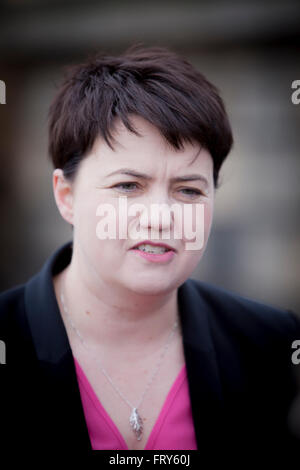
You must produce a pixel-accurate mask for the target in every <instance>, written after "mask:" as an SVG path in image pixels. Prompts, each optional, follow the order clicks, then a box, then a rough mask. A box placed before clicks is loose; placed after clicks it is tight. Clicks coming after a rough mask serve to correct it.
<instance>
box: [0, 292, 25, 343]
mask: <svg viewBox="0 0 300 470" xmlns="http://www.w3.org/2000/svg"><path fill="white" fill-rule="evenodd" d="M24 293H25V284H18V285H16V286H14V287H12V288H10V289H8V290H5V291H3V292H1V293H0V335H1V337H3V335H4V336H5V335H6V334H10V333H13V332H16V331H17V330H18V329H19V328H22V327H23V326H24V309H25V304H24Z"/></svg>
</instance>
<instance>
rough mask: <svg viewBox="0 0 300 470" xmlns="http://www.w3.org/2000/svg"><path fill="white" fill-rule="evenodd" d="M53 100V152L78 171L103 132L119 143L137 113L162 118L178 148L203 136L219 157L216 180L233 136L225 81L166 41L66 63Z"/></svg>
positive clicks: (57, 162) (69, 173)
mask: <svg viewBox="0 0 300 470" xmlns="http://www.w3.org/2000/svg"><path fill="white" fill-rule="evenodd" d="M64 70H65V72H66V75H65V78H64V80H63V83H62V84H61V86H60V87H59V89H58V92H57V94H56V96H55V98H54V100H53V102H52V103H51V106H50V109H49V113H48V120H49V155H50V158H51V160H52V162H53V165H54V167H55V168H62V169H63V171H64V175H65V176H66V177H68V178H70V179H72V178H73V176H74V175H75V173H76V169H77V165H78V163H79V162H80V161H81V160H82V159H83V158H84V156H86V154H87V153H88V151H89V150H90V149H91V148H92V146H93V143H94V141H95V139H96V137H98V136H99V135H100V136H102V137H103V138H104V139H105V141H106V142H107V144H108V145H109V146H110V147H111V149H112V150H113V145H112V141H113V140H114V137H113V135H112V133H113V127H114V121H115V118H120V119H121V120H122V121H123V123H124V125H125V126H126V127H127V129H128V130H129V131H132V132H134V133H135V134H137V135H139V134H138V132H137V131H136V130H135V129H134V127H133V125H132V123H131V122H130V120H129V115H130V114H136V115H139V116H140V117H142V118H144V119H146V120H147V121H148V122H150V123H151V124H153V125H154V126H156V128H157V129H158V130H159V131H160V132H161V134H162V136H163V137H164V138H165V139H166V140H167V141H168V142H169V143H170V144H171V145H172V146H173V148H175V149H182V147H183V145H184V141H188V142H191V143H192V142H194V141H196V142H198V143H199V144H200V145H201V146H203V147H204V148H206V149H207V150H208V151H209V152H210V154H211V156H212V159H213V163H214V185H215V187H217V186H218V176H219V170H220V168H221V165H222V163H223V161H224V160H225V158H226V157H227V155H228V153H229V151H230V149H231V146H232V143H233V137H232V131H231V127H230V123H229V120H228V116H227V114H226V110H225V107H224V103H223V101H222V99H221V97H220V95H219V93H218V90H217V88H216V87H215V86H214V85H213V84H211V83H210V82H209V81H208V80H207V79H206V78H205V77H204V76H203V75H202V74H201V73H200V72H199V71H198V70H196V69H195V67H193V66H192V65H191V64H190V63H189V62H188V61H187V60H186V59H185V58H184V57H181V56H180V55H178V54H177V53H175V52H173V51H170V50H169V49H167V48H165V47H144V46H143V45H141V44H136V45H133V46H131V47H130V48H129V49H127V50H126V51H125V52H124V53H123V54H121V55H119V56H110V55H107V54H104V53H97V54H94V55H90V56H89V57H88V59H87V60H86V61H85V62H83V63H80V64H77V65H71V66H67V67H65V69H64Z"/></svg>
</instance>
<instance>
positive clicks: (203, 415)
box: [178, 279, 225, 450]
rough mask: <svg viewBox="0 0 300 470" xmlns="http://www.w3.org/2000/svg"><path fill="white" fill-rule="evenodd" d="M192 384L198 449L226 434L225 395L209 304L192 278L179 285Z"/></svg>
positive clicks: (189, 380) (184, 344) (190, 382)
mask: <svg viewBox="0 0 300 470" xmlns="http://www.w3.org/2000/svg"><path fill="white" fill-rule="evenodd" d="M178 305H179V311H180V319H181V325H182V334H183V347H184V354H185V360H186V368H187V377H188V385H189V392H190V400H191V408H192V415H193V421H194V427H195V434H196V440H197V448H198V450H204V449H205V448H206V449H207V448H208V446H209V444H210V443H216V442H217V439H218V437H220V438H222V434H223V426H224V425H225V422H224V419H223V409H224V407H223V405H224V403H223V395H222V389H221V381H220V376H219V369H218V363H217V359H216V351H215V348H214V344H213V339H212V333H211V329H210V325H209V308H208V306H207V304H206V302H205V301H204V299H203V298H202V296H201V295H200V292H199V290H198V289H197V287H196V286H195V284H194V281H193V280H192V279H188V280H187V281H186V282H185V283H184V284H183V285H181V286H180V287H179V289H178Z"/></svg>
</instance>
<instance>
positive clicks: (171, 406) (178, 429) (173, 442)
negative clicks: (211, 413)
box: [74, 357, 197, 450]
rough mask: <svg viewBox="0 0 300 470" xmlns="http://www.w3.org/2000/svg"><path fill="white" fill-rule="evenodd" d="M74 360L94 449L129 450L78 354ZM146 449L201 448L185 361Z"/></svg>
mask: <svg viewBox="0 0 300 470" xmlns="http://www.w3.org/2000/svg"><path fill="white" fill-rule="evenodd" d="M74 362H75V368H76V374H77V379H78V384H79V390H80V396H81V400H82V406H83V411H84V416H85V420H86V423H87V428H88V432H89V436H90V440H91V446H92V449H94V450H129V449H128V446H127V444H126V442H125V440H124V438H123V436H122V435H121V433H120V431H119V429H118V428H117V426H116V425H115V423H114V422H113V420H112V419H111V417H110V416H109V414H108V413H107V411H106V410H105V409H104V407H103V406H102V404H101V402H100V400H99V399H98V397H97V395H96V393H95V392H94V390H93V388H92V386H91V384H90V383H89V381H88V379H87V377H86V376H85V374H84V372H83V370H82V368H81V366H80V364H79V362H78V361H77V359H76V358H75V357H74ZM128 409H129V408H128ZM128 419H129V418H128ZM128 422H129V421H128ZM144 450H197V443H196V437H195V431H194V424H193V417H192V411H191V405H190V397H189V390H188V381H187V374H186V366H185V364H184V366H183V367H182V369H181V371H180V372H179V374H178V376H177V378H176V380H175V382H174V383H173V385H172V387H171V389H170V391H169V393H168V395H167V397H166V400H165V402H164V404H163V407H162V409H161V411H160V414H159V416H158V418H157V420H156V423H155V425H154V427H153V428H152V431H151V433H150V435H149V437H148V440H147V443H146V445H145V447H144Z"/></svg>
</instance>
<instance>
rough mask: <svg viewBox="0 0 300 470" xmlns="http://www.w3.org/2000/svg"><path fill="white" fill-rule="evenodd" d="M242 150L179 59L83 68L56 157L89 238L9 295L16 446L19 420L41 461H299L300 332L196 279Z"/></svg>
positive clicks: (53, 111)
mask: <svg viewBox="0 0 300 470" xmlns="http://www.w3.org/2000/svg"><path fill="white" fill-rule="evenodd" d="M231 146H232V133H231V128H230V124H229V121H228V117H227V114H226V111H225V108H224V105H223V102H222V99H221V98H220V96H219V94H218V92H217V90H216V88H215V87H214V86H213V85H212V84H211V83H209V82H208V81H207V80H206V79H205V78H204V77H203V75H201V74H200V73H199V72H198V71H197V70H196V69H195V68H194V67H193V66H192V65H190V64H189V63H188V62H187V61H186V60H185V59H183V58H181V57H180V56H178V55H176V54H175V53H173V52H170V51H168V50H167V49H164V48H143V47H141V46H136V47H132V48H130V49H129V50H128V51H127V52H126V53H124V54H123V55H122V56H119V57H110V56H105V55H98V56H96V57H93V58H90V59H88V60H87V61H86V62H85V63H82V64H79V65H77V66H73V67H71V68H70V69H69V73H68V74H67V76H66V78H65V80H64V82H63V83H62V85H61V87H60V89H59V90H58V93H57V95H56V97H55V99H54V101H53V103H52V105H51V107H50V111H49V153H50V156H51V159H52V162H53V165H54V168H55V170H54V172H53V190H54V197H55V201H56V204H57V207H58V210H59V212H60V214H61V216H62V217H63V219H64V220H65V221H66V222H67V223H69V224H70V225H71V226H72V227H73V240H72V241H70V242H69V243H67V244H65V245H64V246H62V247H61V248H60V249H58V250H57V251H56V252H55V253H54V254H53V255H52V256H51V257H50V258H49V259H48V260H47V262H46V263H45V265H44V267H43V268H42V270H41V271H40V272H39V273H37V274H36V275H35V276H34V277H33V278H32V279H30V280H29V281H28V282H27V283H26V284H25V285H22V286H17V287H15V288H13V289H10V290H9V291H6V292H4V293H3V294H2V295H1V300H0V306H1V316H0V326H1V339H2V340H3V341H4V342H5V345H6V357H7V358H6V365H5V368H3V367H2V368H1V375H2V384H3V390H4V391H3V396H4V397H5V403H6V413H5V418H4V423H5V429H6V433H5V436H4V438H3V439H4V442H5V443H6V445H10V444H11V443H13V442H14V440H15V438H16V436H15V431H16V429H15V419H17V418H18V426H19V429H18V432H22V441H23V444H24V445H26V447H27V448H35V449H36V448H40V447H41V448H43V447H45V446H49V445H50V447H51V449H53V450H56V449H58V448H59V449H61V448H66V449H68V448H69V447H70V446H72V448H75V449H78V450H90V449H119V450H120V449H126V450H128V449H138V450H142V449H178V450H180V449H190V450H191V449H195V450H196V449H197V450H201V451H202V452H204V451H209V450H212V449H213V450H214V451H215V449H216V448H218V449H221V447H222V449H224V450H227V451H228V452H229V454H232V455H233V454H234V450H233V447H232V445H234V448H235V449H236V448H243V449H244V450H248V451H249V450H251V452H254V453H255V452H258V451H260V452H266V453H268V452H270V450H271V449H272V451H273V452H276V451H277V450H276V449H277V447H276V446H277V444H278V445H279V444H280V446H281V447H282V448H284V449H285V450H286V449H289V450H291V449H292V446H293V444H295V443H296V437H295V434H293V433H292V431H291V430H290V426H289V420H288V418H289V410H290V407H291V405H292V402H293V399H294V398H295V395H296V380H295V366H294V367H293V364H292V361H291V353H292V350H291V344H292V342H293V341H294V340H295V339H299V338H300V321H299V319H298V318H297V317H296V315H295V314H294V313H293V312H290V311H281V310H278V309H275V308H273V307H271V306H268V305H263V304H260V303H258V302H255V301H254V300H250V299H246V298H243V297H240V296H238V295H236V294H233V293H230V292H228V291H225V290H223V289H220V288H217V287H216V286H213V285H209V284H206V283H203V282H199V281H196V280H192V279H189V275H190V274H191V273H192V271H193V270H194V269H195V267H196V266H197V264H198V263H199V261H200V259H201V257H202V255H203V252H204V250H205V247H206V244H207V241H208V237H209V233H210V229H211V224H212V217H213V207H214V193H215V191H216V188H217V186H218V175H219V171H220V168H221V165H222V163H223V161H224V160H225V158H226V157H227V155H228V153H229V151H230V149H231ZM125 203H126V205H124V204H125ZM155 204H158V206H155ZM120 207H121V209H122V210H123V212H122V210H120ZM124 207H125V211H124ZM155 207H156V208H157V207H159V210H161V212H160V213H159V215H161V217H156V216H153V214H154V213H155V212H153V213H152V212H151V211H152V210H153V211H154V208H155ZM156 215H157V213H156ZM124 224H125V229H124ZM121 229H122V230H123V232H122V233H123V235H125V236H121V231H122V230H121ZM120 230H121V231H120ZM191 233H192V237H190V234H191ZM178 234H179V236H178ZM193 242H194V244H193ZM21 354H22V356H21ZM4 379H5V380H4ZM20 390H21V391H22V394H20ZM28 423H31V424H30V429H28ZM3 439H2V442H3Z"/></svg>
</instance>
